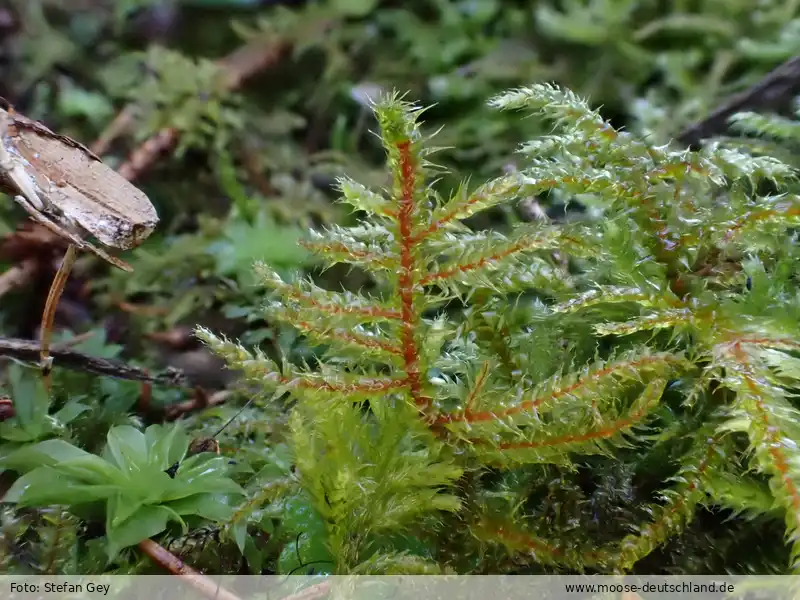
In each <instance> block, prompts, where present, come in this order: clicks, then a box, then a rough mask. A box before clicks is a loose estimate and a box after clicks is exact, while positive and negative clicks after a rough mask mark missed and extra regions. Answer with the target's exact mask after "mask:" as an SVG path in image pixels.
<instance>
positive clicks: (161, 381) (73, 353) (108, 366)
mask: <svg viewBox="0 0 800 600" xmlns="http://www.w3.org/2000/svg"><path fill="white" fill-rule="evenodd" d="M39 350H40V345H39V343H38V342H34V341H31V340H20V339H14V338H0V356H6V357H9V358H14V359H17V360H21V361H24V362H31V363H38V360H39ZM50 355H51V356H52V357H53V358H55V359H56V360H58V364H59V366H63V367H65V368H68V369H72V370H74V371H83V372H86V373H93V374H95V375H106V376H108V377H114V378H116V379H125V380H128V381H143V382H148V383H155V384H158V385H163V386H169V387H185V383H184V382H183V377H182V374H181V373H180V372H179V371H175V370H168V371H167V372H165V373H160V374H156V375H150V374H149V373H148V372H147V371H146V370H145V369H142V368H139V367H134V366H132V365H128V364H126V363H123V362H121V361H117V360H111V359H107V358H98V357H96V356H91V355H89V354H85V353H83V352H78V351H77V350H72V349H70V348H68V347H65V344H59V345H57V346H54V347H52V348H51V349H50Z"/></svg>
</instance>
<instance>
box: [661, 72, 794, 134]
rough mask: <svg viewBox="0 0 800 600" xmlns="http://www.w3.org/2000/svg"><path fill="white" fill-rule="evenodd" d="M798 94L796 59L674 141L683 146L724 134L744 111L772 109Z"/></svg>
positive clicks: (686, 130)
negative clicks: (737, 114)
mask: <svg viewBox="0 0 800 600" xmlns="http://www.w3.org/2000/svg"><path fill="white" fill-rule="evenodd" d="M798 93H800V56H795V57H792V58H790V59H789V60H787V61H786V62H785V63H783V64H782V65H780V66H779V67H778V68H777V69H774V70H773V71H770V72H769V73H767V75H766V76H765V77H764V78H763V79H761V80H760V81H759V82H758V83H756V84H755V85H753V86H752V87H750V88H749V89H747V90H745V91H744V92H741V93H740V94H736V95H735V96H733V97H732V98H729V99H728V100H727V101H726V102H724V103H723V104H722V105H721V106H720V107H718V108H717V109H716V110H714V111H713V112H712V113H711V114H710V115H708V116H707V117H706V118H705V119H703V120H702V121H699V122H698V123H695V124H693V125H690V126H689V127H687V128H686V129H684V130H683V131H682V132H681V133H680V134H678V136H677V137H676V138H675V139H676V141H678V142H680V143H681V144H684V145H686V146H695V147H696V146H697V145H698V144H699V143H700V141H701V140H704V139H707V138H710V137H713V136H715V135H719V134H722V133H724V132H725V131H727V129H728V119H730V117H732V116H733V115H735V114H736V113H738V112H743V111H746V110H758V109H761V110H763V109H772V110H775V109H776V108H778V107H779V106H780V105H781V104H784V103H785V102H787V101H789V100H791V99H792V98H793V97H794V96H796V95H797V94H798Z"/></svg>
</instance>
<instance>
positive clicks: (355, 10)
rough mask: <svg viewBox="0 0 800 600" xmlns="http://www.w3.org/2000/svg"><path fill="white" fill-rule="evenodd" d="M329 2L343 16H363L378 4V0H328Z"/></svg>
mask: <svg viewBox="0 0 800 600" xmlns="http://www.w3.org/2000/svg"><path fill="white" fill-rule="evenodd" d="M330 3H331V6H332V8H333V9H334V10H335V11H336V12H337V13H339V14H340V15H342V16H343V17H365V16H367V15H368V14H369V13H371V12H372V11H373V10H375V7H376V6H378V0H330Z"/></svg>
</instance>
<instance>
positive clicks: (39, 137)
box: [0, 105, 158, 262]
mask: <svg viewBox="0 0 800 600" xmlns="http://www.w3.org/2000/svg"><path fill="white" fill-rule="evenodd" d="M0 120H4V121H5V123H6V124H7V129H8V131H7V132H5V133H4V134H3V138H2V141H3V145H4V147H5V151H6V153H7V154H8V155H9V156H10V161H11V162H12V163H13V165H11V169H9V165H5V169H4V170H5V174H4V175H5V178H6V179H10V180H11V182H12V183H13V184H14V186H15V187H16V188H17V189H18V190H19V191H20V192H21V194H22V196H24V198H25V199H26V200H27V201H28V202H29V203H30V204H31V205H32V208H33V209H34V210H35V211H36V212H40V213H43V214H44V215H45V216H46V217H48V218H49V219H48V220H50V221H51V222H52V223H53V224H55V225H56V226H58V227H61V228H63V229H66V230H67V231H68V233H70V234H73V235H72V236H70V235H67V236H66V237H67V238H68V239H70V241H72V237H73V236H75V235H77V236H78V237H81V238H82V235H81V234H82V233H88V234H91V235H93V236H94V237H95V238H97V240H99V241H100V242H101V243H102V244H104V245H106V246H109V247H112V248H119V249H122V250H127V249H130V248H133V247H135V246H137V245H139V244H140V243H141V242H142V241H143V240H144V239H145V238H147V237H148V236H149V235H150V234H151V233H152V231H153V229H154V228H155V226H156V225H157V224H158V215H157V214H156V211H155V208H154V207H153V205H152V203H151V202H150V200H149V199H148V198H147V196H146V195H145V194H144V193H143V192H141V191H140V190H139V189H138V188H137V187H136V186H134V185H132V184H131V183H130V182H128V181H127V180H125V178H123V177H121V176H120V175H119V174H117V173H116V172H115V171H114V170H113V169H111V168H110V167H108V166H107V165H106V164H104V163H103V162H102V161H101V160H100V158H98V157H97V156H96V155H95V154H93V153H92V152H91V151H90V150H89V149H88V148H86V147H85V146H83V145H82V144H80V143H78V142H76V141H75V140H73V139H71V138H68V137H66V136H63V135H59V134H57V133H54V132H52V131H51V130H50V129H48V128H47V127H45V126H44V125H42V124H41V123H38V122H36V121H32V120H31V119H28V118H26V117H24V116H22V115H19V114H17V113H16V112H14V111H13V109H11V107H10V106H8V105H6V107H5V108H0ZM0 133H2V132H0ZM17 167H21V169H20V168H17ZM26 177H27V180H26ZM27 184H30V185H27ZM23 206H25V205H24V204H23ZM25 208H26V209H27V210H28V212H31V207H29V206H25ZM32 216H37V215H32ZM81 241H83V240H81ZM83 243H84V244H88V242H85V241H83ZM76 245H80V244H76ZM104 258H105V257H104ZM107 260H108V259H107ZM111 262H116V261H115V260H112V261H111Z"/></svg>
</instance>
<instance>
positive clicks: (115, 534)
mask: <svg viewBox="0 0 800 600" xmlns="http://www.w3.org/2000/svg"><path fill="white" fill-rule="evenodd" d="M176 517H177V518H176ZM170 520H177V521H178V522H179V523H181V524H183V520H182V519H180V517H178V516H177V515H176V514H175V512H174V511H172V510H170V509H169V508H166V507H164V506H143V507H141V508H139V510H137V511H136V512H135V513H134V514H133V515H131V517H130V518H129V519H128V520H127V521H125V522H124V523H122V524H120V525H118V526H110V523H109V521H108V520H107V521H106V540H107V542H108V546H107V553H108V557H109V560H113V559H114V558H116V556H117V554H119V551H120V550H122V549H123V548H128V547H129V546H135V545H136V544H138V543H139V542H141V541H142V540H146V539H148V538H151V537H153V536H154V535H158V534H159V533H161V532H162V531H164V530H165V529H166V528H167V523H168V522H169V521H170Z"/></svg>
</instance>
